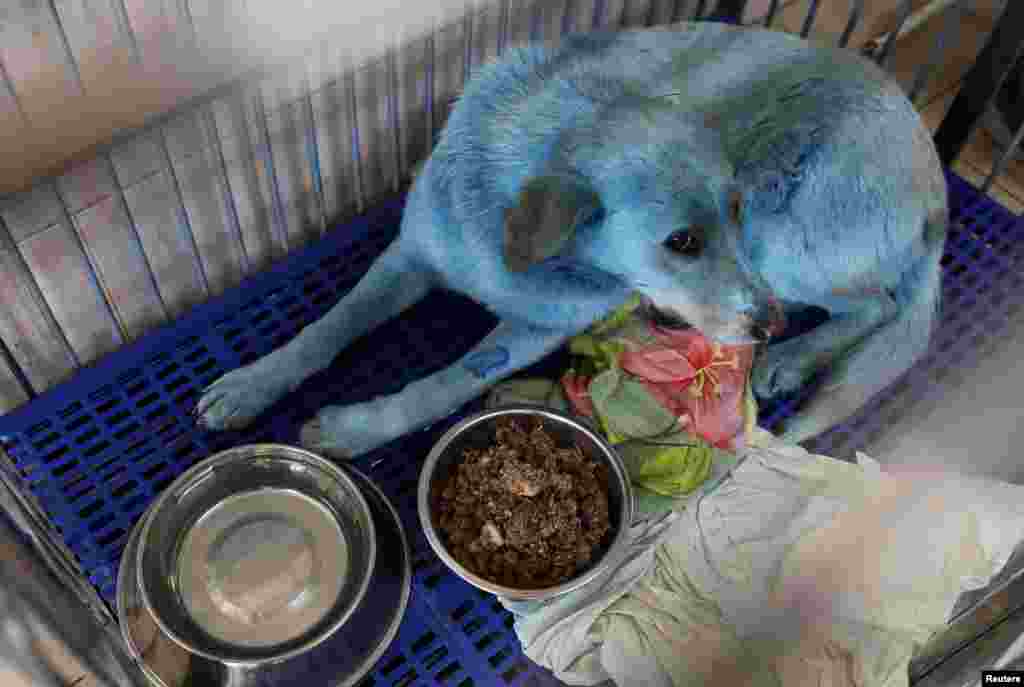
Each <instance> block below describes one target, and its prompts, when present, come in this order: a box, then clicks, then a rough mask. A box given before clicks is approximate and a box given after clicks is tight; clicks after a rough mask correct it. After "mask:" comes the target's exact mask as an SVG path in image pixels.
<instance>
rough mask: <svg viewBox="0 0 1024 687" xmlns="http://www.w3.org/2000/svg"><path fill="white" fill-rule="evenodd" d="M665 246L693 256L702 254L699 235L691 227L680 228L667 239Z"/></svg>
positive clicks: (681, 253) (675, 251)
mask: <svg viewBox="0 0 1024 687" xmlns="http://www.w3.org/2000/svg"><path fill="white" fill-rule="evenodd" d="M665 247H666V248H668V249H669V250H670V251H672V252H673V253H679V254H680V255H685V256H687V257H690V258H693V257H696V256H698V255H700V251H701V243H700V239H699V238H698V237H697V235H696V234H695V233H694V232H692V231H691V230H689V229H679V230H678V231H674V232H672V234H671V235H670V236H669V237H668V238H667V239H665Z"/></svg>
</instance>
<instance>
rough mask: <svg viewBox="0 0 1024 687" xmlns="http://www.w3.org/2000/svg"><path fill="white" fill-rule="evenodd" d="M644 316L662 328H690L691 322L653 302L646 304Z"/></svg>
mask: <svg viewBox="0 0 1024 687" xmlns="http://www.w3.org/2000/svg"><path fill="white" fill-rule="evenodd" d="M644 317H646V318H647V320H648V321H649V322H651V323H652V324H653V325H654V326H656V327H658V328H660V329H689V328H690V323H689V322H687V321H686V320H684V319H683V318H681V317H679V315H676V314H675V313H672V312H668V311H666V310H662V309H660V308H658V307H657V306H655V305H654V304H653V303H646V304H645V305H644Z"/></svg>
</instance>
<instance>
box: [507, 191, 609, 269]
mask: <svg viewBox="0 0 1024 687" xmlns="http://www.w3.org/2000/svg"><path fill="white" fill-rule="evenodd" d="M600 210H601V201H600V199H599V198H598V197H597V194H596V193H594V192H593V191H592V190H590V189H589V188H587V187H586V186H585V185H584V184H583V183H582V182H580V181H579V180H576V179H572V178H567V177H561V176H540V177H536V178H534V179H531V180H529V181H528V182H527V183H526V184H525V185H524V186H523V188H522V190H520V192H519V197H518V199H517V200H516V203H515V204H514V205H513V206H512V207H510V208H507V209H506V210H505V244H504V255H505V266H506V267H507V268H508V269H509V270H510V271H512V272H522V271H524V270H526V269H527V268H529V267H530V265H533V264H534V263H537V262H540V261H541V260H545V259H547V258H550V257H552V256H554V255H556V254H557V253H558V251H560V250H561V249H562V248H563V247H564V246H565V244H566V243H568V242H569V240H570V239H571V238H572V235H573V232H574V231H575V230H576V228H577V227H578V226H580V225H581V224H584V223H585V222H587V221H589V220H590V219H592V218H593V217H594V215H596V214H597V213H598V212H600Z"/></svg>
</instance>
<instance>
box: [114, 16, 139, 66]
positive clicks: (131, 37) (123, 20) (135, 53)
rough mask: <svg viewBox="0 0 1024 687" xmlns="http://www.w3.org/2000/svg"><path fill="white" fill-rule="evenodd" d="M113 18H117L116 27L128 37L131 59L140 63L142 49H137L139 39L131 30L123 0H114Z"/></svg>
mask: <svg viewBox="0 0 1024 687" xmlns="http://www.w3.org/2000/svg"><path fill="white" fill-rule="evenodd" d="M114 18H115V19H116V20H117V25H118V28H119V29H120V30H121V31H122V32H123V34H124V36H125V37H126V38H128V48H129V50H131V53H132V60H134V61H135V64H142V50H140V49H139V41H138V39H137V38H136V37H135V32H134V31H133V30H132V23H131V21H130V20H129V19H128V7H127V6H126V5H125V0H114Z"/></svg>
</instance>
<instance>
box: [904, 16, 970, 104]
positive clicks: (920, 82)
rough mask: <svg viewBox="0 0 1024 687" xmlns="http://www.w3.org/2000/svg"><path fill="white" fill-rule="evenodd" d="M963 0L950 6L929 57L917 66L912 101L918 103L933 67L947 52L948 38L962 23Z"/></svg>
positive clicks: (912, 87)
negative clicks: (918, 97)
mask: <svg viewBox="0 0 1024 687" xmlns="http://www.w3.org/2000/svg"><path fill="white" fill-rule="evenodd" d="M963 10H964V7H963V0H957V2H956V3H955V4H954V5H953V7H951V8H950V12H949V15H948V16H947V17H946V21H945V22H944V23H943V26H942V30H941V31H939V33H938V35H937V36H936V37H935V43H933V44H932V49H931V50H930V51H928V59H926V60H925V61H924V62H922V63H921V65H920V66H919V67H918V68H917V73H916V74H915V75H914V82H913V85H911V87H910V92H909V94H908V98H909V100H910V102H912V103H916V102H917V96H918V95H919V94H920V93H921V89H923V88H924V86H925V84H927V83H928V77H929V76H930V74H931V71H932V69H934V68H935V65H936V63H937V62H938V61H939V59H941V57H942V54H943V52H945V44H946V39H947V38H948V37H949V36H950V34H951V33H953V31H954V29H956V27H957V25H958V24H959V23H960V18H961V17H962V16H963Z"/></svg>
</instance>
